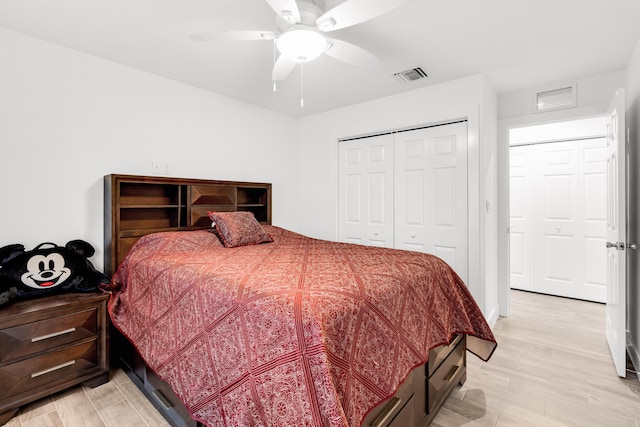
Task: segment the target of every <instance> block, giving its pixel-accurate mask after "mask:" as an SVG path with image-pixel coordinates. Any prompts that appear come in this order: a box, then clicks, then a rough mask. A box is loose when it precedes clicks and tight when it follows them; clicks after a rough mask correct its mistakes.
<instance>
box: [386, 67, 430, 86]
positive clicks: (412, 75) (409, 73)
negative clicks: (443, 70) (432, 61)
mask: <svg viewBox="0 0 640 427" xmlns="http://www.w3.org/2000/svg"><path fill="white" fill-rule="evenodd" d="M393 77H395V78H396V80H398V81H399V82H400V83H408V82H413V81H416V80H420V79H424V78H427V77H429V76H427V73H425V72H424V70H423V69H422V68H420V67H418V68H413V69H411V70H405V71H400V72H399V73H395V74H394V75H393Z"/></svg>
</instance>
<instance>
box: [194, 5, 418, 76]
mask: <svg viewBox="0 0 640 427" xmlns="http://www.w3.org/2000/svg"><path fill="white" fill-rule="evenodd" d="M265 1H266V2H267V3H268V4H269V6H271V8H272V9H273V10H274V11H275V12H276V31H222V32H211V33H204V34H195V35H192V36H191V38H192V39H193V40H195V41H250V40H275V44H276V46H277V48H278V51H279V52H280V56H279V57H278V59H277V60H276V61H275V64H274V66H273V71H272V79H273V81H274V82H275V81H277V80H283V79H285V78H286V77H287V76H288V75H289V74H290V73H291V71H292V70H293V69H294V68H295V66H296V64H298V63H301V62H308V61H312V60H314V59H315V58H317V57H318V56H320V55H321V54H325V55H328V56H330V57H332V58H335V59H337V60H339V61H342V62H346V63H348V64H352V65H363V64H366V63H368V62H371V61H375V60H376V58H375V57H374V56H373V55H372V54H371V53H370V52H368V51H367V50H365V49H363V48H361V47H359V46H356V45H354V44H351V43H349V42H346V41H344V40H340V39H336V38H331V37H327V36H325V35H324V34H325V33H329V32H331V31H334V30H339V29H341V28H346V27H350V26H352V25H356V24H359V23H361V22H364V21H368V20H370V19H373V18H375V17H377V16H380V15H383V14H385V13H387V12H390V11H391V10H393V9H396V8H398V7H399V6H401V5H402V4H404V3H406V2H408V1H409V0H346V1H345V2H343V3H340V4H338V5H337V6H335V7H333V8H331V9H329V10H327V11H323V10H322V9H321V8H320V7H319V6H318V5H316V4H315V3H314V0H265ZM315 1H316V2H317V0H315Z"/></svg>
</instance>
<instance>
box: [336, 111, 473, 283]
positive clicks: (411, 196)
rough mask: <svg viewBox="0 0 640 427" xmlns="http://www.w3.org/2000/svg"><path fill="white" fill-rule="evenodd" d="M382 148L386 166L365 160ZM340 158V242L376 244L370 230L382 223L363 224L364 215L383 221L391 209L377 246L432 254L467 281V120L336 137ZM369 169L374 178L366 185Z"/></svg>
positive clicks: (370, 178) (365, 222) (377, 228)
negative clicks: (344, 138) (348, 138)
mask: <svg viewBox="0 0 640 427" xmlns="http://www.w3.org/2000/svg"><path fill="white" fill-rule="evenodd" d="M381 147H385V149H384V150H382V148H381ZM389 147H391V149H392V150H393V159H392V162H391V164H386V163H385V166H384V167H385V168H388V169H385V172H383V171H382V169H381V168H378V167H377V166H380V167H382V162H378V165H377V166H376V165H370V164H369V163H371V162H372V161H373V160H374V159H375V158H380V155H379V153H381V152H382V151H384V152H386V153H388V152H389V151H388V150H389V149H390V148H389ZM371 150H373V151H374V152H375V153H378V155H377V156H376V155H371V154H370V153H371ZM339 157H340V161H339V164H340V171H339V173H340V177H339V182H340V184H339V185H340V191H339V197H340V203H339V205H340V206H339V213H340V223H339V229H340V230H339V238H340V240H341V241H344V242H351V243H363V244H377V240H376V239H372V238H371V237H370V234H371V233H372V232H374V231H379V230H382V227H381V226H379V227H373V228H372V227H370V226H369V224H368V222H370V221H369V220H367V218H371V217H375V218H377V219H380V218H382V217H384V218H385V221H384V224H385V225H389V223H388V222H386V219H388V218H389V216H388V215H389V214H388V212H391V213H390V215H392V216H393V219H392V222H391V224H392V228H391V231H390V232H391V238H390V239H391V245H390V246H389V245H384V246H388V247H395V248H397V249H406V250H413V251H418V252H428V253H432V254H434V255H437V256H439V257H440V258H442V259H444V260H445V261H446V262H447V263H448V264H450V265H451V266H452V267H453V268H454V269H455V270H456V272H457V273H458V274H459V275H460V277H461V278H462V279H463V280H465V281H467V280H468V270H469V267H468V243H467V242H468V229H467V227H468V226H467V224H468V211H467V125H466V122H462V123H454V124H448V125H442V126H434V127H428V128H423V129H416V130H411V131H403V132H396V133H393V134H389V135H384V136H375V137H370V138H362V139H357V140H351V141H343V142H340V147H339ZM387 160H388V158H386V157H385V161H387ZM375 174H379V176H378V175H375ZM374 175H375V176H376V177H375V179H373V181H374V182H375V183H376V184H375V185H368V187H367V185H366V182H370V181H372V177H373V176H374ZM382 176H384V177H385V178H384V179H382V178H381V177H382ZM383 182H384V185H383V184H382V183H383ZM389 182H393V184H392V187H391V188H392V189H391V190H389V187H388V186H387V185H388V184H389ZM391 196H392V197H391ZM382 203H384V204H385V206H382ZM366 206H373V209H372V210H371V209H369V210H366V209H365V208H364V207H366ZM381 213H385V214H384V215H382V214H381ZM382 222H383V221H381V220H378V221H377V222H376V224H382ZM384 230H385V231H388V229H387V228H384ZM367 235H369V237H367ZM385 236H386V234H385ZM375 237H378V236H375ZM384 242H385V243H389V240H387V239H385V240H384ZM378 246H382V245H380V244H378Z"/></svg>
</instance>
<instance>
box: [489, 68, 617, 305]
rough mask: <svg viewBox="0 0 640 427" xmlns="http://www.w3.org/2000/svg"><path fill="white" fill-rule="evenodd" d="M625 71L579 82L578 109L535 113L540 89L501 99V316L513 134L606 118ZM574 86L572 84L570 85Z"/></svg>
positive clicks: (505, 283)
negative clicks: (529, 128) (525, 129)
mask: <svg viewBox="0 0 640 427" xmlns="http://www.w3.org/2000/svg"><path fill="white" fill-rule="evenodd" d="M625 76H626V73H625V71H624V70H622V71H617V72H612V73H607V74H602V75H599V76H590V77H585V78H580V79H576V80H575V81H574V82H575V83H576V92H577V106H576V107H575V108H569V109H565V110H556V111H548V112H544V113H534V107H535V102H534V94H535V91H536V90H537V89H538V88H529V89H524V90H521V91H518V92H514V93H509V94H503V95H501V96H500V97H499V99H498V149H497V150H498V155H497V159H498V167H497V171H498V172H497V173H498V226H497V228H498V242H497V245H498V272H497V277H498V301H499V307H500V315H501V316H508V315H509V234H508V233H507V228H508V226H509V131H510V130H511V129H516V128H519V127H526V126H533V125H539V124H545V123H558V122H563V121H569V120H575V119H581V118H590V117H598V116H602V115H604V114H606V112H607V107H608V106H609V103H610V102H611V99H613V95H614V94H615V91H616V89H618V88H620V87H624V86H625V84H626V81H625ZM560 83H568V82H559V84H560ZM569 83H571V82H569Z"/></svg>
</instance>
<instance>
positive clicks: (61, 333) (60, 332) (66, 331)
mask: <svg viewBox="0 0 640 427" xmlns="http://www.w3.org/2000/svg"><path fill="white" fill-rule="evenodd" d="M75 331H76V328H69V329H65V330H64V331H58V332H54V333H52V334H47V335H40V336H39V337H35V338H31V342H38V341H42V340H46V339H49V338H53V337H57V336H60V335H64V334H70V333H71V332H75Z"/></svg>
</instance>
